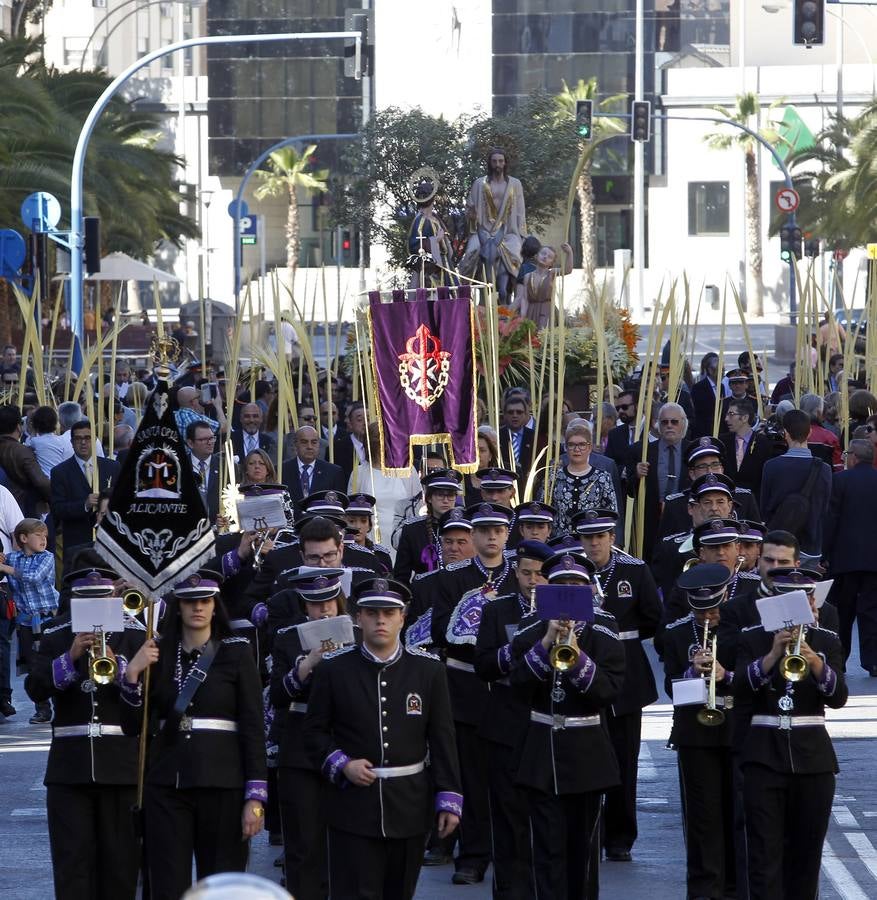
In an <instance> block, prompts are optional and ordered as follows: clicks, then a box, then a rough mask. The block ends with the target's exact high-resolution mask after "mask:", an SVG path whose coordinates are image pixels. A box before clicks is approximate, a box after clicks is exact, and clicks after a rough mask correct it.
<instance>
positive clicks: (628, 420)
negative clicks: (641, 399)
mask: <svg viewBox="0 0 877 900" xmlns="http://www.w3.org/2000/svg"><path fill="white" fill-rule="evenodd" d="M636 407H637V395H636V393H635V392H634V391H630V390H623V391H622V392H621V393H620V394H619V395H618V400H617V401H616V403H615V411H616V412H617V413H618V424H617V425H616V426H615V427H614V428H613V429H612V430H611V431H610V432H609V436H608V437H607V439H606V454H605V455H606V456H608V457H609V458H610V459H611V460H614V462H615V465H616V466H618V468H619V470H623V469H624V467H625V466H626V465H627V461H628V458H629V456H630V448H631V446H632V445H633V444H635V443H636V441H637V437H638V435H637V432H638V431H639V429H638V428H637V425H636ZM593 455H594V454H593V453H592V454H591V456H592V457H593ZM592 465H593V463H592Z"/></svg>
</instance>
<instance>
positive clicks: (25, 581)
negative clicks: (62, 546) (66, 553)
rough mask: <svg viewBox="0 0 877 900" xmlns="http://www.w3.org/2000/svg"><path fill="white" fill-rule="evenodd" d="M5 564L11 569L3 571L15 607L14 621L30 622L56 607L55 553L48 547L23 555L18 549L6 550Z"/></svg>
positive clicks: (27, 623)
mask: <svg viewBox="0 0 877 900" xmlns="http://www.w3.org/2000/svg"><path fill="white" fill-rule="evenodd" d="M6 565H7V566H11V567H12V568H13V569H14V570H15V573H14V574H13V575H7V576H6V577H7V578H8V580H9V586H10V587H11V588H12V599H13V600H14V601H15V605H16V607H17V608H18V623H19V624H20V625H26V626H30V625H31V623H32V622H33V621H34V619H46V618H49V617H50V616H52V615H54V613H55V611H56V610H57V609H58V592H57V591H56V590H55V557H54V556H53V555H52V554H51V553H49V551H48V550H43V551H42V552H41V553H33V554H31V555H30V556H27V555H25V553H24V551H22V550H13V551H12V552H11V553H7V554H6Z"/></svg>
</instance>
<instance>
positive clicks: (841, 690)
mask: <svg viewBox="0 0 877 900" xmlns="http://www.w3.org/2000/svg"><path fill="white" fill-rule="evenodd" d="M806 640H807V643H808V644H809V645H810V647H811V648H812V649H813V650H814V651H815V652H816V653H819V654H820V655H822V657H823V659H824V661H825V670H824V672H823V678H822V680H821V681H820V682H818V683H817V681H816V678H815V677H814V676H813V675H812V673H811V674H808V675H807V676H806V677H804V678H803V679H802V680H801V681H799V682H797V683H794V684H793V683H792V682H786V681H785V680H784V679H783V677H782V675H781V674H780V671H779V669H780V665H779V663H777V664H776V665H775V666H774V667H773V669H772V670H771V671H770V672H769V673H768V674H767V676H766V677H764V676H763V673H762V672H761V666H760V662H761V659H762V657H764V656H765V655H766V654H767V653H769V652H770V649H771V646H772V645H773V635H772V634H771V633H770V632H766V631H765V630H764V628H763V627H762V626H761V625H753V626H750V627H749V628H744V629H743V632H742V634H741V636H740V650H739V653H738V657H737V669H736V671H735V673H734V695H735V697H737V698H739V699H741V700H743V701H748V702H750V703H751V705H752V713H753V716H758V715H768V716H776V717H784V716H787V715H788V716H790V717H791V718H792V719H794V718H795V717H796V716H822V715H824V714H825V707H826V706H828V707H829V708H831V709H840V708H841V707H843V706H844V705H845V704H846V702H847V696H848V691H847V683H846V679H845V677H844V674H843V661H844V651H843V647H842V646H841V643H840V639H839V638H838V636H837V634H835V633H834V632H833V631H828V630H827V629H825V628H820V627H818V626H817V627H810V628H808V629H807V633H806ZM786 696H790V697H791V698H792V702H793V704H794V708H793V709H792V710H790V711H788V710H786V711H784V710H783V709H782V704H781V702H780V701H781V698H784V697H786ZM742 761H743V764H744V765H745V764H746V763H757V764H759V765H762V766H766V767H767V768H769V769H772V770H773V771H775V772H782V773H785V774H790V775H813V774H817V773H825V772H835V773H836V772H837V771H838V765H837V757H836V756H835V753H834V747H833V746H832V743H831V738H830V737H829V736H828V731H827V730H826V728H825V726H824V725H815V726H807V727H798V728H796V727H791V728H788V729H786V728H777V727H763V726H757V725H753V726H752V727H751V728H750V729H749V733H748V734H747V736H746V741H745V742H744V744H743V759H742Z"/></svg>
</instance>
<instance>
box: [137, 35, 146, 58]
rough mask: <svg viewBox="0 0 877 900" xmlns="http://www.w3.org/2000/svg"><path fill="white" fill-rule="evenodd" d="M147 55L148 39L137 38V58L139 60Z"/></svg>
mask: <svg viewBox="0 0 877 900" xmlns="http://www.w3.org/2000/svg"><path fill="white" fill-rule="evenodd" d="M147 53H149V38H148V37H138V38H137V58H138V59H141V58H142V57H144V56H146V54H147Z"/></svg>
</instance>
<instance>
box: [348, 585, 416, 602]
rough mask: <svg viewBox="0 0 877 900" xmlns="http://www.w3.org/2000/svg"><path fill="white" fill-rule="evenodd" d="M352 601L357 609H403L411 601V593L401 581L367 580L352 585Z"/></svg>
mask: <svg viewBox="0 0 877 900" xmlns="http://www.w3.org/2000/svg"><path fill="white" fill-rule="evenodd" d="M352 592H353V599H354V600H355V601H356V605H357V606H358V607H368V608H370V609H404V608H405V604H406V603H408V602H409V601H410V600H411V591H410V590H409V589H408V588H407V587H406V586H405V585H404V584H402V582H401V581H394V580H393V579H392V578H369V579H368V580H366V581H360V582H359V584H357V585H354V586H353V589H352Z"/></svg>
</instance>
